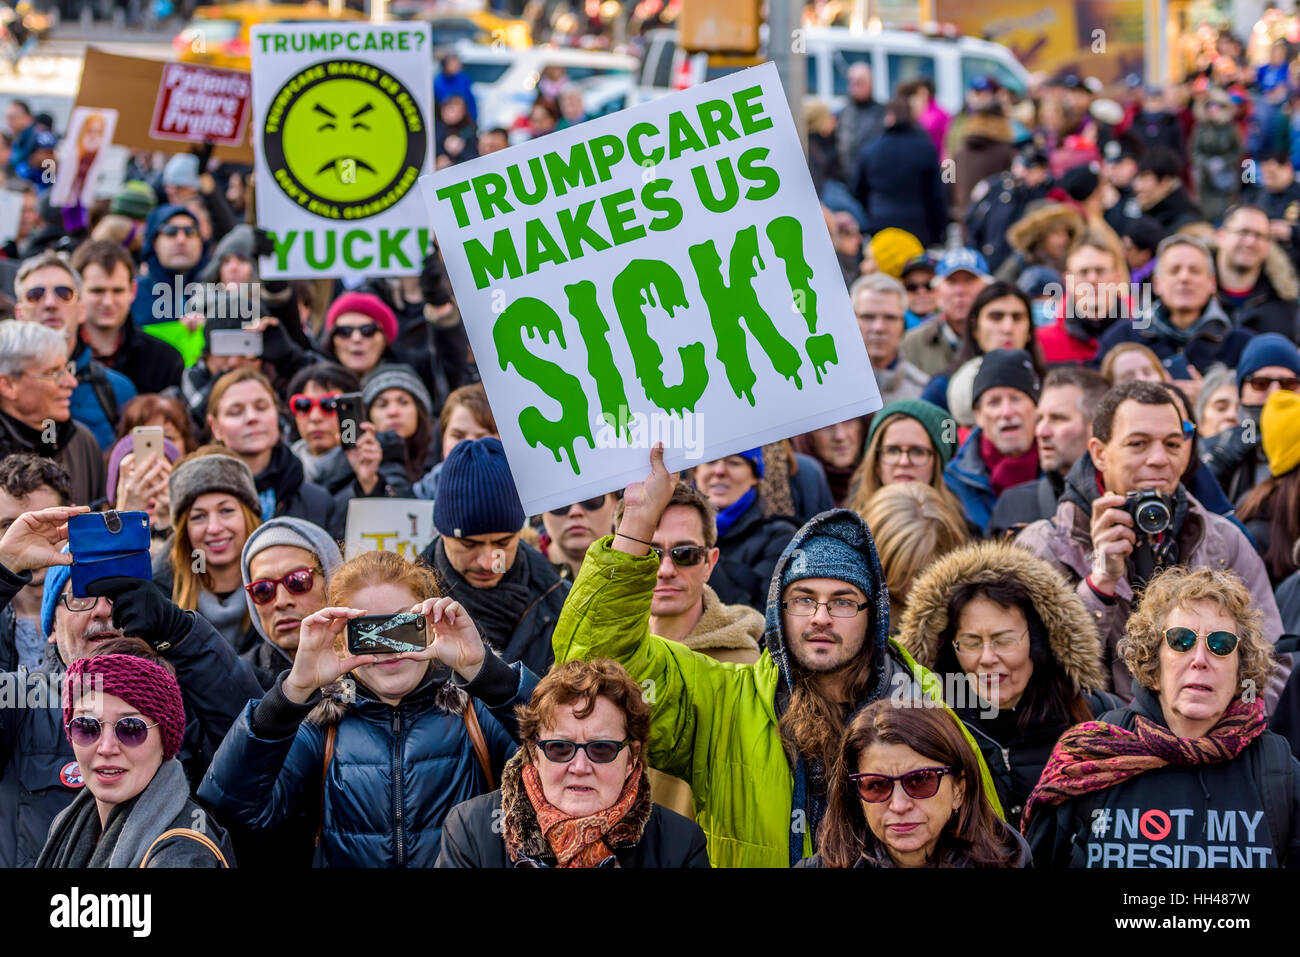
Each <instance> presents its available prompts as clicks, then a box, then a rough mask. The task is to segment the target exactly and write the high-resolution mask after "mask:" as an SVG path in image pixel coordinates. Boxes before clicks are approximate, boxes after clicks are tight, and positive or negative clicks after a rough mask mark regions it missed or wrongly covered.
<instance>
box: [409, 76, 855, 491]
mask: <svg viewBox="0 0 1300 957" xmlns="http://www.w3.org/2000/svg"><path fill="white" fill-rule="evenodd" d="M421 183H422V186H423V188H424V191H425V196H426V199H427V200H428V203H429V209H430V216H431V218H432V221H433V226H434V231H435V233H436V234H437V238H438V243H439V247H440V248H441V250H442V254H443V257H444V259H445V260H446V264H447V270H448V274H449V276H450V278H451V281H452V285H453V287H454V289H455V291H456V296H457V300H458V302H459V305H460V311H461V314H462V316H464V320H465V326H466V329H467V331H468V333H469V338H470V342H471V344H472V346H473V348H474V355H475V357H476V359H477V362H478V369H479V372H480V374H481V375H482V377H483V384H484V386H485V388H486V389H487V392H488V396H489V398H490V399H491V402H492V410H493V413H494V416H495V418H496V421H497V425H498V428H499V429H500V432H501V439H502V442H503V444H504V445H505V449H506V455H507V458H508V459H509V461H510V470H511V472H512V473H513V474H514V478H515V482H516V485H517V486H518V489H519V495H520V498H521V499H522V501H523V505H524V509H525V511H527V512H528V513H529V514H537V513H539V512H542V511H545V510H546V509H549V508H555V507H559V506H561V505H567V504H569V503H571V502H575V501H580V500H582V499H585V498H591V497H593V496H595V495H599V494H601V493H603V492H608V491H612V490H614V489H618V488H622V487H623V486H624V485H626V484H627V483H628V482H630V481H635V480H639V479H642V478H644V477H645V475H646V473H647V471H648V470H649V455H648V452H647V449H648V448H649V447H650V446H651V445H652V444H653V443H654V442H655V441H656V440H660V439H662V440H663V442H664V446H665V456H664V461H665V464H666V465H667V467H668V469H669V470H670V471H677V470H680V469H683V468H689V467H691V466H694V465H698V464H700V463H701V462H703V461H709V460H712V459H716V458H720V457H722V456H724V455H730V454H732V453H735V452H739V451H743V450H745V449H749V448H753V447H755V446H759V445H763V444H765V443H767V442H774V441H776V440H778V439H782V438H786V437H788V436H791V435H798V434H800V433H802V432H807V431H809V430H811V429H816V428H820V427H822V426H825V425H831V424H834V423H836V422H841V421H843V420H845V419H851V418H854V417H856V416H859V415H864V414H866V413H868V412H873V411H875V410H876V409H879V408H880V406H881V400H880V392H879V390H878V388H877V387H876V382H875V377H874V376H873V375H872V373H871V365H870V362H869V360H868V358H867V353H866V349H865V347H864V346H863V344H862V338H861V335H860V333H859V332H858V326H857V321H856V319H855V318H854V315H853V311H852V308H851V306H850V304H849V298H848V293H847V291H846V289H845V287H844V279H843V276H842V274H841V272H840V267H839V263H838V261H837V260H836V257H835V251H834V249H833V248H832V246H831V241H830V236H829V235H828V233H827V230H826V223H825V220H824V219H823V218H822V212H821V205H820V203H819V202H818V200H817V195H816V193H815V191H814V190H813V185H812V178H811V177H810V175H809V173H808V166H807V162H806V160H805V159H804V156H803V152H802V151H801V149H800V147H799V139H798V137H797V135H796V133H795V127H794V121H793V119H792V117H791V116H790V110H789V107H788V106H787V105H786V100H785V94H784V93H783V91H782V89H781V84H780V81H779V79H778V78H777V72H776V68H775V67H774V66H772V65H771V64H770V63H769V64H764V65H763V66H759V67H754V68H753V69H749V70H744V71H741V72H739V73H735V74H732V75H731V76H728V77H724V78H722V79H719V80H715V81H713V82H712V83H707V84H704V85H702V86H697V87H694V88H692V89H690V90H687V91H684V92H682V93H678V94H675V95H672V96H668V97H663V98H662V99H658V100H654V101H653V102H651V103H647V104H645V105H642V106H639V107H636V108H634V109H630V110H625V111H623V112H620V113H615V114H613V115H611V116H608V117H603V118H601V119H598V120H592V121H590V122H587V123H582V124H579V125H577V126H574V127H570V128H568V129H565V130H563V131H560V132H557V133H552V134H548V135H547V136H544V137H541V138H539V139H537V140H533V141H531V142H528V143H524V144H521V145H520V146H517V147H514V148H511V149H508V150H504V151H502V152H499V153H493V154H491V155H489V156H485V157H480V158H479V159H476V160H472V161H470V162H467V163H463V164H460V165H457V166H452V167H449V168H447V169H444V170H441V171H439V172H437V173H435V174H433V175H432V176H429V177H426V178H425V179H423V180H422V181H421Z"/></svg>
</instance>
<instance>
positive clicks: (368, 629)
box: [348, 611, 428, 655]
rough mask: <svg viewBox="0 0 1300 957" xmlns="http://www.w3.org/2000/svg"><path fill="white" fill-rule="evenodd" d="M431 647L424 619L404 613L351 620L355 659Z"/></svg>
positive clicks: (350, 638) (351, 648) (350, 649)
mask: <svg viewBox="0 0 1300 957" xmlns="http://www.w3.org/2000/svg"><path fill="white" fill-rule="evenodd" d="M427 644H428V640H427V637H426V631H425V627H424V616H423V615H417V614H414V613H412V612H409V611H404V612H399V613H398V614H396V615H362V616H361V617H360V618H352V619H349V620H348V654H351V655H390V654H397V653H399V652H403V651H423V650H424V649H425V646H426V645H427Z"/></svg>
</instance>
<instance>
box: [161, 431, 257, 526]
mask: <svg viewBox="0 0 1300 957" xmlns="http://www.w3.org/2000/svg"><path fill="white" fill-rule="evenodd" d="M199 451H200V452H203V454H200V455H193V454H191V455H188V456H186V457H185V458H183V459H181V461H180V462H178V463H177V464H176V467H175V468H174V469H172V474H171V479H170V480H169V481H168V483H167V487H168V490H169V492H170V494H171V501H172V526H173V527H175V525H176V524H177V523H178V522H179V521H180V516H182V515H184V514H185V513H186V512H188V511H189V510H190V507H191V506H192V505H193V504H194V500H195V499H196V498H198V497H199V496H200V495H206V494H207V493H208V492H229V493H230V494H231V495H233V496H235V498H237V499H239V500H240V501H241V502H243V503H244V504H245V505H247V506H248V507H249V508H250V509H252V510H253V514H255V515H261V514H262V502H261V500H260V499H259V498H258V497H257V485H256V484H254V482H253V473H252V472H250V471H249V470H248V466H247V465H245V464H244V462H243V460H242V459H237V458H235V456H233V455H231V454H230V453H229V452H206V451H204V450H201V449H200V450H199Z"/></svg>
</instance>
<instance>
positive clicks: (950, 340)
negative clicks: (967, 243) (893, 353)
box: [902, 248, 989, 376]
mask: <svg viewBox="0 0 1300 957" xmlns="http://www.w3.org/2000/svg"><path fill="white" fill-rule="evenodd" d="M935 279H936V284H935V288H936V295H935V299H936V302H937V305H938V308H939V311H938V313H936V314H935V315H934V316H932V317H931V318H929V319H927V320H926V321H925V322H923V323H921V324H920V325H919V326H917V327H916V328H915V329H913V330H912V331H911V332H909V333H908V334H907V335H905V336H904V337H903V347H902V352H903V358H904V359H906V360H907V361H908V362H910V363H912V365H914V366H916V367H917V368H918V369H920V370H921V371H922V372H924V373H925V374H926V375H928V376H936V375H942V374H943V373H945V372H947V371H948V370H949V369H950V368H951V367H952V363H953V360H954V359H956V358H957V351H958V350H959V349H960V348H961V337H962V333H963V332H964V331H965V329H966V316H967V315H968V314H969V313H970V307H971V303H973V302H974V301H975V297H976V296H977V295H979V291H980V290H981V289H983V288H984V286H985V285H986V284H987V283H988V281H989V266H988V263H987V262H985V260H984V257H983V256H981V255H980V254H979V253H978V252H977V251H976V250H974V249H966V248H959V249H950V250H948V251H947V252H946V253H944V254H943V259H941V260H940V261H939V268H938V269H937V270H936V271H935Z"/></svg>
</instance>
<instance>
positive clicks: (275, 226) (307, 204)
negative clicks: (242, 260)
mask: <svg viewBox="0 0 1300 957" xmlns="http://www.w3.org/2000/svg"><path fill="white" fill-rule="evenodd" d="M429 44H430V27H429V24H427V23H425V24H415V23H409V24H408V23H394V24H372V23H348V24H344V23H330V22H324V23H292V24H278V25H270V26H257V27H254V28H253V30H252V73H253V117H254V134H255V135H254V149H255V151H256V155H257V218H258V222H260V223H264V224H265V225H266V228H267V229H268V230H269V231H270V233H271V238H272V239H273V240H274V242H275V253H274V254H273V255H271V256H267V257H264V258H263V260H262V263H261V268H262V275H264V276H276V277H288V278H314V277H325V276H340V275H343V274H345V273H347V274H352V275H365V276H381V275H382V276H394V275H416V274H418V273H419V271H420V266H421V261H422V260H423V258H424V255H425V253H426V251H427V250H428V247H429V227H428V221H427V213H426V211H425V209H424V206H423V203H422V202H421V199H420V195H419V190H418V189H417V188H416V184H417V182H418V181H419V177H420V176H421V175H422V174H423V173H426V172H428V170H429V168H430V165H431V164H430V157H431V155H432V149H431V129H432V125H433V61H432V57H431V54H430V51H429Z"/></svg>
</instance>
